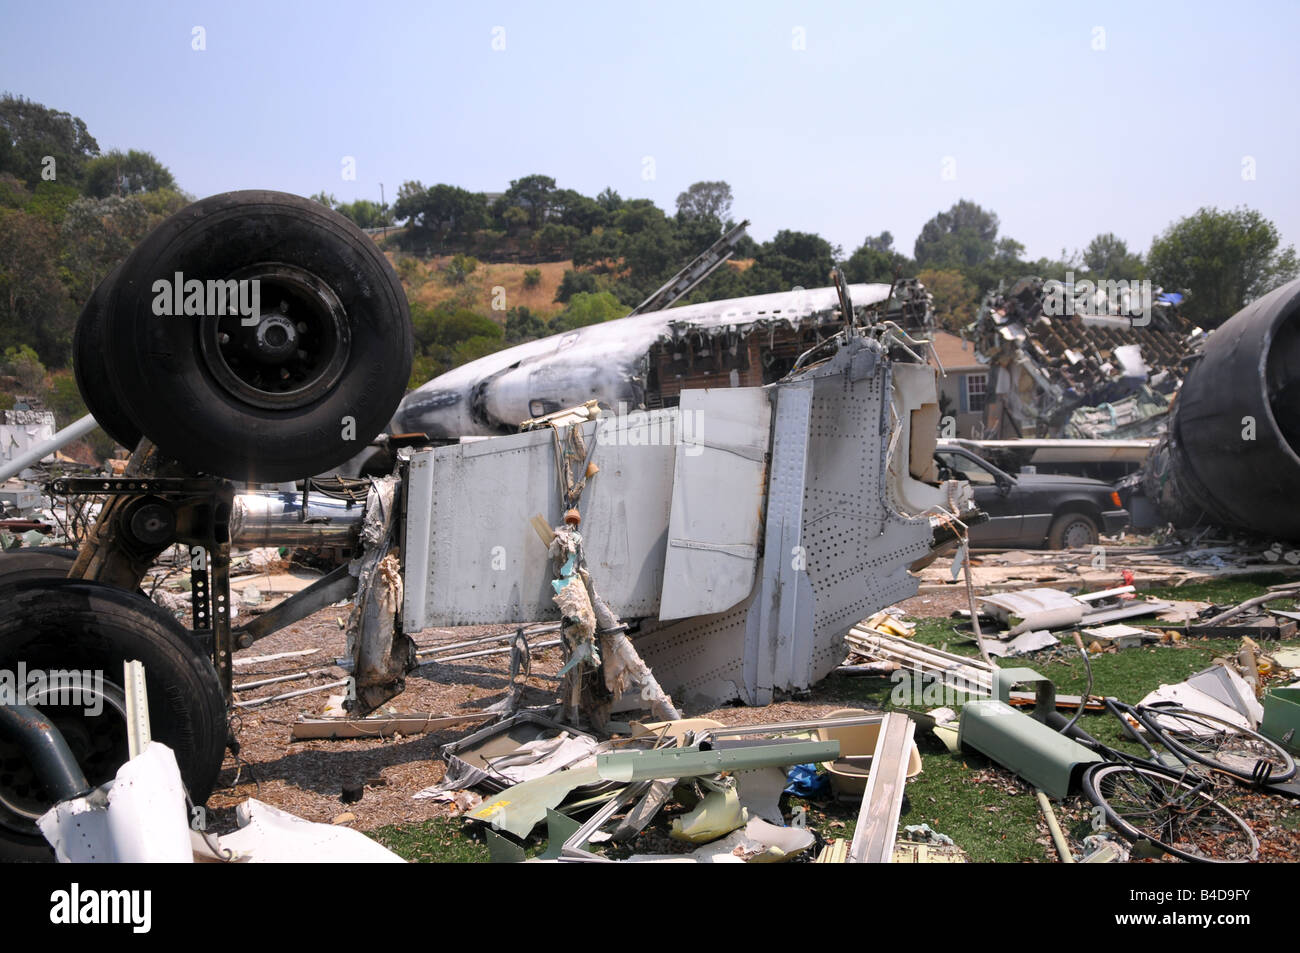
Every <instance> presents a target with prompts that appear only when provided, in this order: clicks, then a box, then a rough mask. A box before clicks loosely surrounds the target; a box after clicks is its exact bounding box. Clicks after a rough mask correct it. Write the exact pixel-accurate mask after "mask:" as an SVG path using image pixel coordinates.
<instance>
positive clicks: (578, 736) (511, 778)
mask: <svg viewBox="0 0 1300 953" xmlns="http://www.w3.org/2000/svg"><path fill="white" fill-rule="evenodd" d="M539 742H540V743H542V744H547V743H551V744H552V745H553V747H552V750H551V751H549V752H548V753H546V754H548V755H549V756H548V757H547V758H546V760H545V767H546V770H538V771H536V772H535V773H531V774H530V773H529V770H528V769H527V768H523V767H521V766H516V767H515V768H514V769H513V770H512V769H510V768H509V767H508V763H507V762H504V761H502V760H501V759H504V758H509V757H511V756H513V755H517V754H519V753H520V751H521V749H525V748H526V746H528V745H535V744H537V743H539ZM597 745H598V742H597V741H596V738H595V736H594V735H591V734H589V733H587V732H583V731H579V730H578V729H576V728H573V727H572V726H570V725H563V724H561V723H559V722H558V721H555V720H553V719H551V718H548V717H547V716H546V715H544V714H542V713H541V712H537V711H521V712H519V713H518V714H516V715H512V716H511V717H510V718H507V719H505V720H503V721H499V722H497V723H496V724H493V725H489V726H487V727H486V728H480V729H479V730H478V731H475V732H472V733H471V734H468V735H466V736H465V737H464V738H461V739H459V740H457V741H453V742H451V743H450V744H447V745H444V746H443V747H442V750H441V755H442V759H443V761H445V762H446V765H447V769H446V774H445V775H444V777H443V780H442V781H441V782H440V783H438V784H436V785H434V786H432V787H428V788H425V789H424V790H422V791H420V792H419V793H417V794H416V795H414V796H415V797H416V798H426V797H432V796H433V795H434V794H437V793H439V792H441V791H456V790H460V789H462V788H470V787H478V786H482V787H483V788H485V789H487V790H491V791H500V790H504V789H505V788H507V787H510V786H511V785H512V784H516V783H518V782H519V781H523V780H525V779H526V776H530V777H536V776H540V775H541V774H546V773H551V772H555V771H559V770H561V769H563V768H567V767H569V766H570V765H572V764H575V763H576V762H579V761H582V760H584V759H585V758H588V757H590V756H591V755H592V754H593V753H594V752H595V751H596V748H597ZM528 750H530V751H531V753H532V757H531V758H530V760H532V761H534V762H536V761H538V760H539V759H540V758H541V757H542V756H543V753H542V752H538V751H536V750H533V749H528ZM494 765H499V767H498V766H494ZM557 803H558V802H557Z"/></svg>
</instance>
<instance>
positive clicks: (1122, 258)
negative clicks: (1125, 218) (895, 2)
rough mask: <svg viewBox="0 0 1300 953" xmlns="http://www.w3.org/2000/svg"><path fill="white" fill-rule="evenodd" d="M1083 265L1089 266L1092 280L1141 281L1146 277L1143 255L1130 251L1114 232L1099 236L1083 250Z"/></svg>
mask: <svg viewBox="0 0 1300 953" xmlns="http://www.w3.org/2000/svg"><path fill="white" fill-rule="evenodd" d="M1083 263H1084V264H1085V265H1087V266H1088V275H1089V277H1091V278H1094V279H1096V278H1110V279H1114V280H1119V279H1121V278H1123V279H1130V280H1132V279H1141V278H1144V277H1145V276H1146V266H1145V265H1144V264H1143V262H1142V256H1141V255H1134V254H1132V253H1131V252H1130V251H1129V250H1128V245H1127V244H1126V243H1125V241H1124V240H1123V239H1122V238H1120V237H1119V236H1118V235H1116V234H1114V233H1113V232H1106V233H1105V234H1104V235H1098V236H1097V237H1096V238H1094V239H1093V240H1092V241H1090V242H1089V243H1088V247H1087V248H1085V249H1084V250H1083Z"/></svg>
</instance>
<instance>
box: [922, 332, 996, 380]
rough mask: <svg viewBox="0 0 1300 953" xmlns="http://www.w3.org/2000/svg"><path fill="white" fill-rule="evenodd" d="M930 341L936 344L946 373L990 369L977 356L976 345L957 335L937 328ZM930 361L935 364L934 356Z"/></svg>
mask: <svg viewBox="0 0 1300 953" xmlns="http://www.w3.org/2000/svg"><path fill="white" fill-rule="evenodd" d="M930 339H931V340H932V341H933V342H934V350H935V353H937V354H938V355H939V362H940V363H941V364H943V369H944V370H945V371H951V370H977V369H983V368H987V367H988V365H987V364H985V363H984V362H983V361H981V360H980V359H979V356H978V355H976V353H975V345H974V344H973V343H972V342H970V341H964V340H962V339H961V338H960V337H958V336H957V335H955V334H951V333H949V332H948V331H940V330H938V329H937V328H936V329H935V330H934V331H933V332H931V334H930ZM930 361H931V363H933V362H934V358H933V356H932V357H931V358H930Z"/></svg>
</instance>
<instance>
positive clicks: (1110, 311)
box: [972, 278, 1196, 438]
mask: <svg viewBox="0 0 1300 953" xmlns="http://www.w3.org/2000/svg"><path fill="white" fill-rule="evenodd" d="M1175 298H1176V296H1166V295H1157V296H1156V298H1155V300H1154V301H1152V302H1151V303H1150V307H1149V313H1147V314H1144V315H1143V316H1141V317H1139V318H1136V319H1134V318H1130V317H1127V316H1125V314H1126V313H1131V310H1130V309H1131V306H1132V305H1133V304H1135V302H1130V301H1128V300H1127V298H1124V297H1123V296H1122V295H1116V296H1115V297H1114V299H1113V300H1111V299H1108V298H1107V295H1106V293H1105V291H1104V290H1096V291H1091V292H1089V293H1086V294H1084V293H1079V294H1076V290H1075V289H1074V288H1071V287H1066V288H1065V289H1064V290H1063V291H1055V290H1054V288H1053V285H1052V283H1051V282H1044V281H1043V280H1042V279H1041V278H1022V279H1020V280H1019V281H1017V282H1016V283H1015V284H1014V285H1012V286H1011V288H1010V289H1008V290H1007V291H1006V292H1004V293H1001V294H999V293H997V292H994V293H991V294H990V295H989V296H988V297H987V298H986V299H985V301H984V303H983V305H982V307H981V310H980V313H979V316H978V317H977V318H976V321H975V323H974V325H973V327H972V331H973V335H974V340H975V346H976V350H977V351H978V353H979V354H980V356H981V357H982V358H983V359H984V360H985V361H987V363H988V364H989V365H990V368H991V369H992V370H993V372H994V379H993V380H991V381H990V382H989V384H990V386H989V389H988V392H989V395H990V396H989V400H988V403H987V405H986V408H985V426H984V434H985V436H987V437H990V438H994V437H1006V438H1010V437H1031V436H1037V437H1089V438H1093V437H1111V438H1123V437H1137V436H1146V435H1150V434H1153V433H1155V432H1156V430H1157V429H1158V427H1159V424H1160V423H1161V421H1162V420H1163V417H1164V415H1165V414H1166V413H1167V411H1168V409H1169V404H1170V401H1171V399H1172V395H1173V394H1174V392H1175V391H1176V390H1177V388H1178V384H1179V380H1180V378H1181V369H1180V363H1181V361H1182V359H1183V355H1184V354H1185V352H1186V350H1187V346H1188V343H1189V339H1190V337H1191V336H1192V335H1194V334H1195V333H1196V332H1195V329H1194V328H1193V326H1192V324H1191V322H1190V321H1188V320H1187V319H1186V318H1184V317H1183V316H1182V315H1181V314H1180V313H1179V311H1178V302H1177V301H1176V300H1175ZM1057 299H1061V300H1059V301H1058V300H1057ZM1065 299H1069V300H1068V302H1066V301H1065ZM1062 302H1065V303H1067V304H1069V305H1070V306H1069V307H1061V306H1060V304H1061V303H1062ZM1144 319H1145V320H1144Z"/></svg>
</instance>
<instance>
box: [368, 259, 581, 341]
mask: <svg viewBox="0 0 1300 953" xmlns="http://www.w3.org/2000/svg"><path fill="white" fill-rule="evenodd" d="M385 254H386V255H387V256H388V260H389V261H390V262H391V263H392V265H393V268H394V269H395V270H396V271H397V274H398V276H399V277H400V278H401V279H402V286H403V287H404V288H406V294H407V297H408V298H409V299H410V300H411V302H412V303H419V304H423V305H426V306H428V307H433V306H435V305H438V304H442V303H443V302H453V301H454V302H459V303H461V304H464V305H465V306H467V307H469V308H471V309H472V310H474V311H477V312H479V313H481V314H486V315H489V316H491V317H492V318H493V320H495V321H496V322H497V323H498V324H504V323H505V317H506V316H505V313H506V311H507V310H509V309H510V308H514V307H517V306H521V305H522V306H523V307H526V308H528V309H529V310H530V311H532V312H533V313H534V314H537V315H538V316H540V317H541V318H543V319H544V320H549V319H550V318H552V317H554V316H555V315H557V314H559V313H560V312H561V311H563V310H564V305H562V304H560V303H558V302H556V300H555V293H556V291H557V289H558V288H559V287H560V281H561V280H562V279H563V278H564V272H565V271H566V270H568V269H570V268H572V267H573V262H572V261H550V262H542V263H538V264H526V263H521V264H513V263H503V264H488V263H485V262H479V264H478V266H477V267H476V268H475V269H474V270H473V271H472V272H471V273H470V274H469V276H468V277H467V278H466V280H465V282H464V283H463V284H454V283H452V282H450V281H448V278H447V275H448V266H449V265H450V263H451V259H452V256H451V255H440V256H437V257H434V258H431V259H422V258H416V257H414V256H412V255H407V254H403V253H401V252H397V253H394V252H391V251H386V252H385ZM532 269H536V270H537V271H539V272H541V280H540V281H539V282H538V283H537V284H536V285H534V286H533V287H531V288H529V287H526V286H525V279H524V272H526V271H530V270H532ZM497 287H500V288H504V289H505V301H504V307H501V308H497V309H493V307H492V298H493V294H494V292H493V289H494V288H497Z"/></svg>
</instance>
